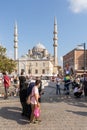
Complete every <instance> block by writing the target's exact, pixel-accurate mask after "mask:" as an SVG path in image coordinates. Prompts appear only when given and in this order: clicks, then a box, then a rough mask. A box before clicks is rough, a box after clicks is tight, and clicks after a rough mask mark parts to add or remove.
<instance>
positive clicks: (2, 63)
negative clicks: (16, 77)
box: [0, 45, 16, 73]
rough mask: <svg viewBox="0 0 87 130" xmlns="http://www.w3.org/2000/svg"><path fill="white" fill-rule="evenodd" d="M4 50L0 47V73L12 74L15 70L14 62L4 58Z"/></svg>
mask: <svg viewBox="0 0 87 130" xmlns="http://www.w3.org/2000/svg"><path fill="white" fill-rule="evenodd" d="M6 50H7V49H6V48H4V47H3V46H1V45H0V72H4V71H7V72H8V73H12V72H13V71H14V70H15V68H16V62H15V61H14V60H12V59H10V58H8V57H7V56H6Z"/></svg>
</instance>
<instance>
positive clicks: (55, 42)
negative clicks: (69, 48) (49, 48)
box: [53, 18, 58, 66]
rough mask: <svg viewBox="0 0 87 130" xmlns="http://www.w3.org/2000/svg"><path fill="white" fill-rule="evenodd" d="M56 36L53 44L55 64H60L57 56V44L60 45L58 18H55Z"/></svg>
mask: <svg viewBox="0 0 87 130" xmlns="http://www.w3.org/2000/svg"><path fill="white" fill-rule="evenodd" d="M53 34H54V38H53V41H54V44H53V47H54V66H58V57H57V46H58V43H57V42H58V36H57V34H58V31H57V20H56V18H54V32H53Z"/></svg>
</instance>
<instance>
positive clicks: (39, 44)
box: [34, 43, 45, 49]
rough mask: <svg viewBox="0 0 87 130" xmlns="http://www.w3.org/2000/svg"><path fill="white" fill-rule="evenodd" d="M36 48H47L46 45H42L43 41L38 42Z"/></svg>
mask: <svg viewBox="0 0 87 130" xmlns="http://www.w3.org/2000/svg"><path fill="white" fill-rule="evenodd" d="M34 48H36V49H39V48H41V49H45V47H44V45H42V44H41V43H38V44H37V45H36V46H35V47H34Z"/></svg>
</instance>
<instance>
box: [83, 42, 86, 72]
mask: <svg viewBox="0 0 87 130" xmlns="http://www.w3.org/2000/svg"><path fill="white" fill-rule="evenodd" d="M83 46H84V73H85V70H86V44H85V43H83Z"/></svg>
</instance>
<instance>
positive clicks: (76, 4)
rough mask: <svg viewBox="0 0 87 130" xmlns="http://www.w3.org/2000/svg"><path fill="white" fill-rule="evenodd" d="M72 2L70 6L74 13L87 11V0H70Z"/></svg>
mask: <svg viewBox="0 0 87 130" xmlns="http://www.w3.org/2000/svg"><path fill="white" fill-rule="evenodd" d="M68 1H69V3H70V6H69V8H70V9H71V10H72V12H74V13H81V12H84V11H87V0H68Z"/></svg>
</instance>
